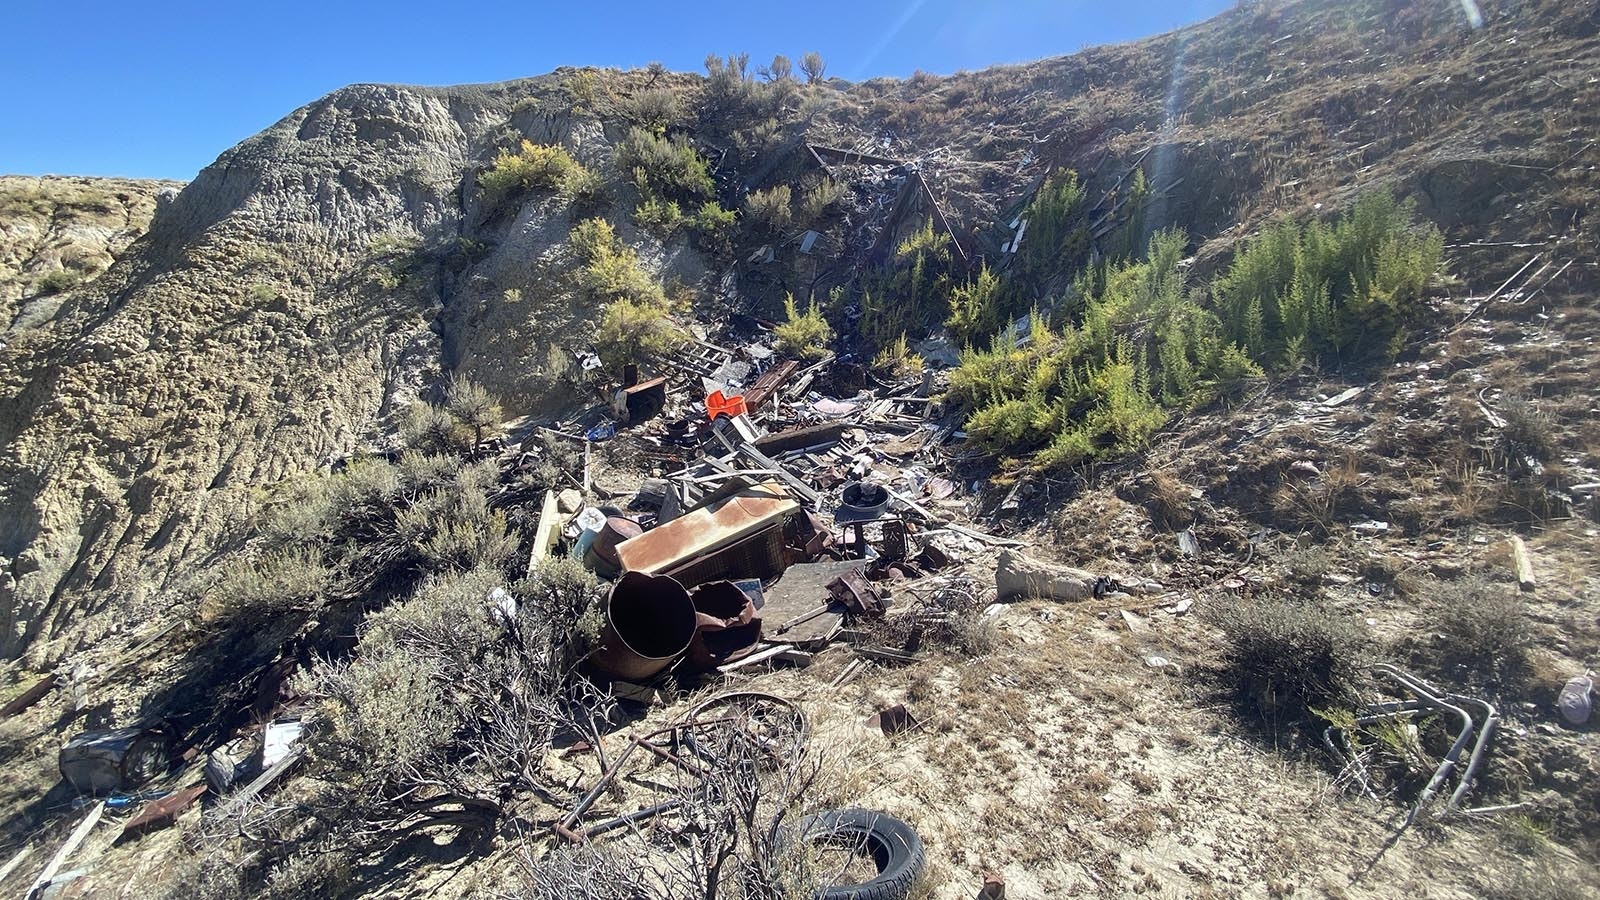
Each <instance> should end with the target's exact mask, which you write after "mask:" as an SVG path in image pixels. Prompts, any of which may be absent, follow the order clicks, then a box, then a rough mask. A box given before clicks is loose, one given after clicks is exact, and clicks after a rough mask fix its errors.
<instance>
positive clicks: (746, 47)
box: [0, 0, 1232, 180]
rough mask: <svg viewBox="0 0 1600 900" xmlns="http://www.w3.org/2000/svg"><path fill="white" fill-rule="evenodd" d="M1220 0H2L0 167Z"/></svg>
mask: <svg viewBox="0 0 1600 900" xmlns="http://www.w3.org/2000/svg"><path fill="white" fill-rule="evenodd" d="M1231 5H1232V2H1231V0H1143V2H1133V3H1108V2H1106V0H1007V2H983V0H978V2H973V0H894V2H870V0H869V2H862V0H854V2H844V0H807V2H803V3H789V2H771V0H749V2H740V3H733V2H724V0H701V2H695V3H682V2H677V3H675V2H670V0H667V2H662V0H656V2H631V0H630V2H613V3H606V2H581V0H579V2H574V0H565V2H555V3H549V2H542V0H523V2H519V3H506V4H500V3H478V4H457V3H452V2H448V0H434V2H427V3H425V2H417V0H392V2H389V3H382V4H379V3H366V2H363V3H343V2H339V0H323V2H316V3H312V2H304V0H259V2H254V3H239V2H236V0H210V2H176V0H115V2H113V0H99V2H82V0H47V2H39V0H6V2H3V3H0V34H4V35H6V37H7V39H6V41H5V47H4V49H3V50H0V173H8V174H17V173H20V174H43V173H58V174H75V175H76V174H81V175H126V176H134V177H146V178H178V179H185V180H187V179H189V178H192V177H194V174H195V173H196V172H197V171H199V170H200V169H201V168H203V167H204V166H206V165H207V164H209V163H210V162H211V161H212V160H213V159H215V158H216V156H217V155H218V154H219V153H221V152H222V151H223V150H226V149H227V148H228V147H230V146H232V145H233V144H235V143H238V142H239V141H241V140H243V139H244V138H246V137H248V136H250V135H251V134H254V133H255V132H257V131H259V130H261V129H262V128H264V127H266V126H267V125H270V124H272V123H273V122H275V121H277V120H278V119H279V118H282V117H283V116H284V115H285V114H287V113H288V112H289V111H291V110H293V109H294V108H295V107H298V106H301V105H303V104H305V103H308V102H310V101H311V100H314V99H316V98H317V97H319V96H321V95H323V94H325V93H327V92H329V91H331V90H334V89H335V88H338V87H341V86H343V85H346V84H350V83H353V82H362V81H371V82H404V83H409V84H458V83H464V82H482V81H500V80H504V79H508V78H519V77H523V76H528V75H538V74H541V73H543V72H547V71H549V70H551V69H553V68H555V67H556V66H561V65H595V66H617V67H630V66H642V65H644V64H646V63H649V62H651V61H653V60H660V61H661V62H664V63H666V64H667V66H668V67H670V68H672V69H680V70H696V71H698V70H700V69H701V62H702V61H703V60H704V59H705V55H706V54H707V53H710V52H717V53H732V52H740V51H745V52H749V54H750V57H751V60H752V63H755V62H757V61H760V62H765V61H767V60H770V59H771V58H772V55H773V54H775V53H783V54H786V55H788V56H790V57H791V58H793V59H796V60H798V58H799V56H800V54H802V53H804V52H805V51H807V50H815V51H817V52H819V53H821V54H822V56H823V58H824V59H825V60H826V61H827V63H828V74H830V75H837V76H839V77H842V78H847V79H850V80H852V81H855V80H861V79H865V78H870V77H873V76H877V75H891V76H906V75H909V74H911V73H912V72H913V71H915V70H917V69H923V70H926V71H929V72H935V73H939V74H948V73H950V72H954V71H956V70H958V69H977V68H982V67H983V66H986V65H992V64H995V63H1006V62H1024V61H1028V60H1033V59H1038V58H1040V57H1045V56H1057V55H1061V54H1065V53H1072V52H1075V51H1077V50H1080V49H1082V48H1084V47H1087V46H1091V45H1095V44H1103V43H1110V42H1116V41H1124V40H1130V39H1133V38H1137V37H1143V36H1145V35H1150V34H1157V33H1159V32H1163V31H1168V30H1170V29H1172V28H1174V27H1177V26H1179V25H1182V24H1185V23H1187V22H1193V21H1198V20H1200V19H1203V18H1206V17H1208V16H1211V15H1214V14H1216V13H1217V12H1220V11H1221V10H1223V9H1225V8H1227V7H1228V6H1231Z"/></svg>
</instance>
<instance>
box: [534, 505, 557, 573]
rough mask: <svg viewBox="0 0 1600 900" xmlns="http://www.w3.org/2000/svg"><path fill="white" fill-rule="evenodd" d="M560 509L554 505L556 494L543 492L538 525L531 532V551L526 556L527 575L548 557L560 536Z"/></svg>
mask: <svg viewBox="0 0 1600 900" xmlns="http://www.w3.org/2000/svg"><path fill="white" fill-rule="evenodd" d="M560 519H561V509H560V506H559V505H558V504H557V503H556V492H555V491H545V492H544V505H543V506H541V507H540V509H539V525H538V527H537V528H535V529H534V532H533V549H532V550H531V551H530V552H529V554H528V574H530V575H531V574H533V570H534V569H536V568H538V566H539V563H541V562H543V561H544V560H545V559H547V558H548V557H549V556H550V551H551V549H552V548H553V547H555V545H556V538H557V537H558V536H559V535H560V534H561V522H560Z"/></svg>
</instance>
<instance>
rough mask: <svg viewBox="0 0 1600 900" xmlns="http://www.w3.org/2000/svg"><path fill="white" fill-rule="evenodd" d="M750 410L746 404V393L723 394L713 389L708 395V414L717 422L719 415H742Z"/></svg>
mask: <svg viewBox="0 0 1600 900" xmlns="http://www.w3.org/2000/svg"><path fill="white" fill-rule="evenodd" d="M747 412H749V410H748V409H746V408H745V405H744V395H743V394H735V395H734V396H732V397H724V396H722V392H721V391H712V392H711V393H709V394H707V395H706V414H707V415H708V416H710V417H711V421H713V422H715V421H716V420H717V416H728V417H730V418H731V417H733V416H742V415H744V414H745V413H747Z"/></svg>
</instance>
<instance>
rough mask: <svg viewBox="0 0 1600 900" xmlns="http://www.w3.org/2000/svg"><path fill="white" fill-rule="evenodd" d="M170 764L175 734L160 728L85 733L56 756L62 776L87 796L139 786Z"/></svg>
mask: <svg viewBox="0 0 1600 900" xmlns="http://www.w3.org/2000/svg"><path fill="white" fill-rule="evenodd" d="M171 762H172V735H171V734H170V733H169V732H168V731H167V730H166V728H165V727H164V726H161V725H152V726H144V727H135V728H118V729H115V730H111V731H86V732H84V733H83V734H80V735H78V736H77V737H75V738H73V739H72V740H70V741H68V742H67V745H66V746H65V747H62V748H61V753H60V755H59V756H58V757H57V765H58V766H59V767H60V769H61V775H62V777H64V778H66V779H67V781H68V783H70V784H71V785H72V786H73V787H74V788H76V789H78V790H79V791H82V792H83V793H85V794H103V793H106V792H108V791H114V790H118V789H126V788H132V787H137V786H139V785H141V784H143V783H145V782H146V781H149V780H150V779H151V778H154V777H155V776H157V775H159V774H161V773H162V772H164V771H166V769H167V766H168V765H169V764H170V763H171Z"/></svg>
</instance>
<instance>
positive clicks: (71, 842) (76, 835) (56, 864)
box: [24, 800, 106, 897]
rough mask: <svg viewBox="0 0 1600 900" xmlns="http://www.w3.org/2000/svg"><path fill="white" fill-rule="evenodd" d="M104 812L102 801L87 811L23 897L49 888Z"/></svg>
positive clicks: (103, 802) (104, 805)
mask: <svg viewBox="0 0 1600 900" xmlns="http://www.w3.org/2000/svg"><path fill="white" fill-rule="evenodd" d="M105 811H106V802H105V801H104V800H101V801H100V802H99V803H96V804H95V805H94V809H91V810H89V814H88V815H87V816H84V817H83V821H82V822H79V823H78V827H77V828H74V829H72V834H71V835H69V836H68V837H67V842H66V843H65V844H62V845H61V849H60V850H57V851H56V855H55V856H52V857H51V858H50V864H49V865H47V866H45V867H44V871H43V872H40V873H39V877H38V878H36V879H34V882H33V887H31V888H29V889H28V893H27V894H26V895H24V896H25V897H37V896H38V895H39V892H40V891H43V890H44V889H45V888H47V887H49V886H50V882H51V880H53V879H54V878H55V877H56V873H57V872H59V871H61V867H62V866H63V865H65V864H66V862H67V858H68V857H70V856H72V854H73V851H75V850H77V849H78V845H80V844H82V843H83V842H84V839H85V838H87V837H88V836H89V832H91V831H93V830H94V826H95V825H96V824H98V823H99V821H100V816H101V815H102V814H104V813H105Z"/></svg>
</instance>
